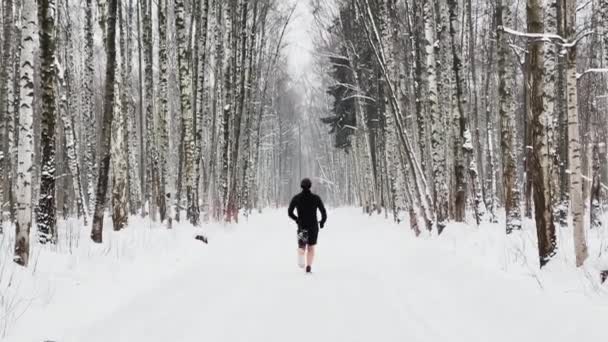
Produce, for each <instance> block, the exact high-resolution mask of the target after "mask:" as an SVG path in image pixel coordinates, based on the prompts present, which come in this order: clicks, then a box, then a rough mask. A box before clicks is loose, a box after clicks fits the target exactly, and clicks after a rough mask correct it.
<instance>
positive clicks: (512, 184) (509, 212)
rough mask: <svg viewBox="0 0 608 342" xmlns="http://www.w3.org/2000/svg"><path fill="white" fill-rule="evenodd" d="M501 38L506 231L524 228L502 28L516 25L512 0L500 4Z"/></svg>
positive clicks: (510, 80)
mask: <svg viewBox="0 0 608 342" xmlns="http://www.w3.org/2000/svg"><path fill="white" fill-rule="evenodd" d="M497 11H499V13H497V18H496V19H497V28H498V30H497V40H498V77H499V85H498V95H499V99H498V108H499V109H498V111H499V116H500V127H501V130H500V145H501V154H502V155H501V157H502V186H503V193H504V203H505V214H506V222H505V223H506V233H507V234H510V233H511V232H513V231H514V230H521V208H520V192H519V179H518V173H517V164H516V161H515V108H514V106H513V104H514V102H515V99H514V96H513V91H514V89H515V79H514V70H513V69H514V64H513V59H514V58H516V57H515V56H513V54H512V53H511V48H510V46H509V37H508V36H507V34H506V33H505V32H504V31H503V30H502V28H503V27H512V25H513V15H512V14H511V7H510V1H509V0H500V2H499V5H498V7H497Z"/></svg>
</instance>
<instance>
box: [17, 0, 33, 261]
mask: <svg viewBox="0 0 608 342" xmlns="http://www.w3.org/2000/svg"><path fill="white" fill-rule="evenodd" d="M22 5H23V8H22V9H21V24H22V27H21V56H20V65H21V68H20V75H19V80H20V81H19V85H20V94H19V143H18V145H17V146H18V147H17V148H18V153H17V179H16V182H17V183H16V186H15V190H16V191H15V192H16V205H17V218H16V221H15V231H16V233H15V257H14V259H13V260H14V261H15V262H16V263H17V264H19V265H21V266H27V264H28V262H29V256H30V229H31V227H32V169H33V167H34V165H33V162H34V139H33V136H34V120H33V117H34V47H35V45H36V41H35V35H36V2H35V1H34V0H23V2H22Z"/></svg>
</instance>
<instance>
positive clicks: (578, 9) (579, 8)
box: [576, 0, 592, 12]
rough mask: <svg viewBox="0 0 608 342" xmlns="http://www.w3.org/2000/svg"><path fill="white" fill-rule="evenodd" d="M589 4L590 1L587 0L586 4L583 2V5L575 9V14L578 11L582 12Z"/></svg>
mask: <svg viewBox="0 0 608 342" xmlns="http://www.w3.org/2000/svg"><path fill="white" fill-rule="evenodd" d="M591 2H592V1H591V0H587V2H585V3H584V4H582V5H579V6H578V7H577V8H576V11H577V12H580V11H582V10H584V9H585V7H587V6H589V5H590V4H591Z"/></svg>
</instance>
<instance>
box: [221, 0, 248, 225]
mask: <svg viewBox="0 0 608 342" xmlns="http://www.w3.org/2000/svg"><path fill="white" fill-rule="evenodd" d="M239 11H240V16H241V21H240V25H239V27H238V29H240V38H239V42H240V46H239V47H238V48H239V51H240V62H239V65H240V66H239V68H238V69H239V70H237V72H238V74H239V75H238V80H239V82H238V86H239V89H238V92H237V94H236V99H237V100H236V104H235V105H236V108H235V109H236V110H235V112H234V113H235V120H234V141H233V144H232V153H231V160H232V164H233V166H232V168H231V169H230V181H229V182H230V183H229V187H228V189H229V194H228V203H227V207H226V213H227V215H226V216H227V217H226V218H227V220H228V221H229V222H230V221H232V220H234V221H235V222H236V221H238V210H239V208H238V192H237V181H238V180H237V175H238V165H239V164H240V163H239V158H241V156H242V155H241V154H240V146H241V145H240V139H241V124H242V120H243V108H244V101H245V98H244V96H245V84H246V81H247V79H246V72H247V68H245V63H246V61H247V13H248V6H247V1H242V2H241V3H240V9H239Z"/></svg>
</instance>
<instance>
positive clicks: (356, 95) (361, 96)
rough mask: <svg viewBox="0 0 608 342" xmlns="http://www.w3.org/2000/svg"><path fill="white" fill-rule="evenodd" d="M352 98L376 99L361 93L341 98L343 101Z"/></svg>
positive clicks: (373, 100) (374, 100)
mask: <svg viewBox="0 0 608 342" xmlns="http://www.w3.org/2000/svg"><path fill="white" fill-rule="evenodd" d="M352 98H360V99H364V100H370V101H372V102H376V99H374V98H373V97H369V96H365V95H362V94H353V95H350V96H347V97H345V98H343V99H342V101H344V100H350V99H352Z"/></svg>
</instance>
